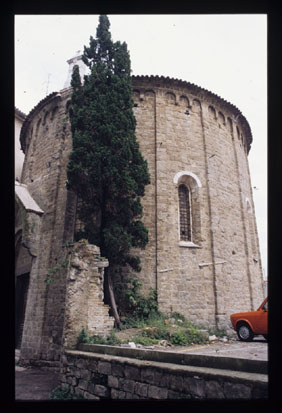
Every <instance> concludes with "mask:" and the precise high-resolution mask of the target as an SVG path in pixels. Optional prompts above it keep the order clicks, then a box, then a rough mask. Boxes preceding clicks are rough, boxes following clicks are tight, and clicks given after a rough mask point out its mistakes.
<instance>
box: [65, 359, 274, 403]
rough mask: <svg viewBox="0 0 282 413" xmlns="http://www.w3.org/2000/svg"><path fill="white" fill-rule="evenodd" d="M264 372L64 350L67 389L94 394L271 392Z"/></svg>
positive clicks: (242, 395) (248, 395) (232, 395)
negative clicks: (260, 373) (255, 372)
mask: <svg viewBox="0 0 282 413" xmlns="http://www.w3.org/2000/svg"><path fill="white" fill-rule="evenodd" d="M252 376H253V378H252ZM254 376H256V377H257V380H256V379H254ZM262 376H263V375H254V374H253V375H252V374H250V373H243V372H226V371H223V370H222V371H220V370H215V369H205V368H200V367H191V366H181V365H176V364H169V363H160V362H154V361H150V362H148V361H144V360H137V359H129V358H122V357H117V356H109V355H101V354H94V353H86V352H82V351H65V353H64V355H63V357H62V365H61V386H62V389H65V390H67V389H69V390H70V391H71V392H72V393H74V394H76V395H78V396H82V397H84V398H86V399H92V400H103V399H140V400H148V399H149V400H167V399H258V398H267V381H266V379H265V377H262Z"/></svg>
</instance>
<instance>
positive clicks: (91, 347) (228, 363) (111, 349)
mask: <svg viewBox="0 0 282 413" xmlns="http://www.w3.org/2000/svg"><path fill="white" fill-rule="evenodd" d="M79 350H82V351H89V352H95V353H99V354H109V355H114V356H121V357H130V358H131V357H133V358H137V359H142V360H149V361H157V362H165V363H173V364H181V365H189V366H197V367H207V368H216V369H227V370H234V371H244V372H248V373H260V374H267V368H268V362H267V361H264V360H248V359H242V358H235V357H218V356H207V355H201V354H185V353H176V352H170V351H161V350H147V349H134V348H126V347H118V346H107V345H102V344H100V345H99V344H98V345H97V344H80V345H79Z"/></svg>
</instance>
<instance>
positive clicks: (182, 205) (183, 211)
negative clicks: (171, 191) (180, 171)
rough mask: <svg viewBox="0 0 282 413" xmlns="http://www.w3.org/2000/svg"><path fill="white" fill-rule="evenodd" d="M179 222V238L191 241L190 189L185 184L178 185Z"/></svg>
mask: <svg viewBox="0 0 282 413" xmlns="http://www.w3.org/2000/svg"><path fill="white" fill-rule="evenodd" d="M178 197H179V223H180V240H181V241H192V233H191V232H192V231H191V200H190V191H189V189H188V188H187V186H186V185H183V184H181V185H179V187H178Z"/></svg>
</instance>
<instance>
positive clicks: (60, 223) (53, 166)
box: [21, 94, 75, 363]
mask: <svg viewBox="0 0 282 413" xmlns="http://www.w3.org/2000/svg"><path fill="white" fill-rule="evenodd" d="M68 96H69V94H61V95H56V94H52V96H51V97H50V96H49V97H48V99H47V102H45V101H43V102H41V103H40V104H39V105H38V106H37V107H36V108H35V110H34V111H33V113H32V116H30V119H29V121H28V122H27V123H26V125H25V148H24V149H25V162H24V166H23V173H22V183H24V184H26V185H27V189H28V191H29V193H30V195H31V196H32V197H33V199H34V200H35V201H36V202H37V204H38V205H39V206H40V208H41V209H42V210H43V214H42V216H41V218H40V220H41V228H40V233H39V234H38V240H37V253H36V256H34V257H33V261H32V268H31V273H30V283H29V291H28V300H27V307H26V313H25V314H26V315H25V324H24V331H23V339H22V345H21V359H22V361H23V362H24V361H25V360H27V361H30V362H33V361H36V360H38V359H41V360H48V361H49V363H50V362H51V361H54V363H58V361H59V358H60V352H61V344H62V332H63V321H64V310H65V288H66V269H65V268H63V267H61V268H60V270H58V271H54V268H56V267H57V266H58V265H60V264H62V263H63V262H64V261H65V259H66V256H67V251H66V249H65V248H64V245H65V243H66V242H67V241H72V239H73V213H74V212H75V199H74V197H73V195H72V194H71V193H69V192H67V191H66V165H67V162H68V156H69V153H70V151H71V147H72V143H71V140H70V139H69V137H70V136H71V135H70V125H69V122H68V121H67V116H66V100H67V98H68ZM70 216H72V219H70ZM50 271H51V272H50Z"/></svg>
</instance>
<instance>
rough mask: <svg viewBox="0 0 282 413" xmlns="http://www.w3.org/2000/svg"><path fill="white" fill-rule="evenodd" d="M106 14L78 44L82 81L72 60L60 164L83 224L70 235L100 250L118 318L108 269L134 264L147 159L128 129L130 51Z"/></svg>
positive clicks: (144, 237)
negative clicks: (66, 148)
mask: <svg viewBox="0 0 282 413" xmlns="http://www.w3.org/2000/svg"><path fill="white" fill-rule="evenodd" d="M109 28H110V22H109V19H108V17H107V16H105V15H102V16H100V17H99V25H98V27H97V31H96V39H94V38H93V37H92V36H91V37H90V44H89V47H84V54H83V62H84V63H85V64H86V65H87V66H88V67H89V69H90V74H89V75H86V76H84V83H83V84H82V82H81V79H80V75H79V69H78V66H75V67H74V70H73V76H72V82H71V85H72V88H73V91H72V101H71V107H70V120H71V129H72V136H73V150H72V152H71V154H70V158H69V163H68V167H67V177H68V188H69V189H72V190H74V191H75V192H76V193H77V196H78V199H79V200H80V207H79V209H78V214H79V218H80V220H81V221H82V223H83V224H84V228H83V231H81V232H80V233H79V234H77V235H78V237H77V239H78V238H82V237H83V238H87V239H88V241H89V242H90V243H93V244H96V245H98V246H99V247H100V249H101V254H102V255H103V256H105V257H107V258H108V260H109V263H110V266H109V269H108V270H107V272H106V274H105V279H106V280H107V283H106V285H107V287H108V291H109V295H110V299H111V307H112V310H113V313H114V316H115V319H116V322H117V325H118V326H120V321H119V317H118V313H117V309H116V305H115V299H114V294H113V286H112V277H113V273H114V271H113V270H114V269H116V268H117V267H119V268H120V267H123V266H125V265H127V264H129V265H130V266H131V267H132V268H133V269H134V270H135V271H140V270H141V267H140V259H139V258H138V257H136V256H133V255H132V254H131V253H130V250H131V248H132V247H134V248H145V246H146V244H147V242H148V231H147V229H146V227H145V226H144V224H143V222H142V221H141V219H142V205H141V197H143V196H144V191H145V186H146V185H147V184H149V183H150V176H149V172H148V166H147V162H146V161H145V160H144V158H143V156H142V154H141V152H140V149H139V144H138V142H137V140H136V136H135V126H136V121H135V117H134V113H133V101H132V97H131V94H132V85H131V76H130V72H131V69H130V57H129V52H128V50H127V45H126V43H120V42H119V41H118V42H113V41H112V39H111V33H110V31H109Z"/></svg>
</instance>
